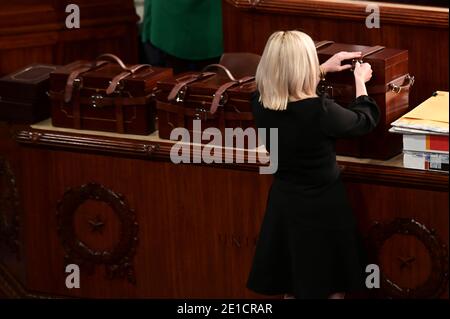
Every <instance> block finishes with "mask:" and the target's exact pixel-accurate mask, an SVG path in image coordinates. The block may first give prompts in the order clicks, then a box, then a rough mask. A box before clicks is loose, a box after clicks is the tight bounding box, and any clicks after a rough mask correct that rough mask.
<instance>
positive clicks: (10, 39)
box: [0, 0, 138, 75]
mask: <svg viewBox="0 0 450 319" xmlns="http://www.w3.org/2000/svg"><path fill="white" fill-rule="evenodd" d="M70 3H72V2H71V1H59V0H58V1H57V0H44V1H35V0H19V1H4V2H3V1H2V3H1V4H0V75H5V74H9V73H11V72H14V71H16V70H18V69H20V68H22V67H24V66H26V65H29V64H31V63H47V64H58V65H63V64H67V63H69V62H72V61H74V60H77V59H88V60H90V59H94V58H95V57H96V56H98V55H100V54H102V53H114V54H116V55H118V56H120V57H121V58H122V59H123V60H124V61H125V62H127V63H136V62H137V59H138V35H137V32H138V26H137V21H138V16H137V15H136V10H135V8H134V2H133V0H110V1H106V0H95V1H85V0H83V1H77V2H76V3H77V4H78V5H79V7H80V18H81V22H80V25H81V28H79V29H67V28H66V26H65V21H66V17H67V16H68V13H66V12H65V8H66V5H68V4H70Z"/></svg>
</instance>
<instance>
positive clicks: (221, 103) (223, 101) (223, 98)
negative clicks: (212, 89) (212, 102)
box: [213, 94, 228, 106]
mask: <svg viewBox="0 0 450 319" xmlns="http://www.w3.org/2000/svg"><path fill="white" fill-rule="evenodd" d="M215 97H216V95H215V94H213V99H214V98H215ZM227 102H228V94H222V95H221V96H220V100H219V106H224V105H225V104H227Z"/></svg>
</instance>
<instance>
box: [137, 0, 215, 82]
mask: <svg viewBox="0 0 450 319" xmlns="http://www.w3.org/2000/svg"><path fill="white" fill-rule="evenodd" d="M141 39H142V42H143V43H144V50H145V55H146V58H147V60H148V61H147V62H148V63H150V64H152V65H154V66H164V67H172V68H174V72H175V73H180V72H185V71H197V70H200V69H202V68H203V67H204V66H206V65H208V64H211V63H217V61H218V60H219V58H220V56H221V55H222V53H223V31H222V1H221V0H170V1H168V0H145V11H144V19H143V23H142V30H141Z"/></svg>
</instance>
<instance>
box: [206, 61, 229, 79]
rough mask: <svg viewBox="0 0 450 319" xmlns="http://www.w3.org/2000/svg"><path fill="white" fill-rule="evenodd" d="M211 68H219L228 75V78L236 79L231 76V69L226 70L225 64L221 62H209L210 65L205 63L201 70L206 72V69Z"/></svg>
mask: <svg viewBox="0 0 450 319" xmlns="http://www.w3.org/2000/svg"><path fill="white" fill-rule="evenodd" d="M211 69H221V70H222V71H224V72H225V74H226V75H227V76H228V78H229V79H230V80H232V81H236V78H235V77H234V76H233V74H232V73H231V71H230V70H228V69H227V68H226V67H225V66H223V65H222V64H217V63H216V64H210V65H207V66H205V67H204V68H203V70H202V72H206V71H208V70H211Z"/></svg>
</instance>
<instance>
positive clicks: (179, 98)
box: [175, 88, 186, 103]
mask: <svg viewBox="0 0 450 319" xmlns="http://www.w3.org/2000/svg"><path fill="white" fill-rule="evenodd" d="M185 98H186V89H185V88H184V89H181V90H180V91H179V92H178V94H177V97H176V99H175V101H176V102H177V103H183V102H184V99H185Z"/></svg>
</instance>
